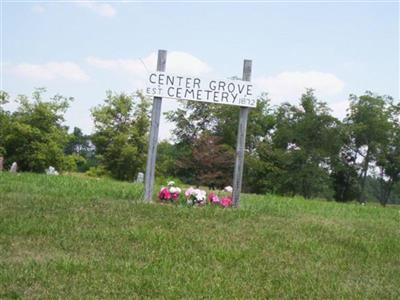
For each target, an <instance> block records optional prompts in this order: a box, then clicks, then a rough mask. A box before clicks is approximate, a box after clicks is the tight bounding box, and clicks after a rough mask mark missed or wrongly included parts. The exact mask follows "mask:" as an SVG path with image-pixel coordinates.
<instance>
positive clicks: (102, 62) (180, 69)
mask: <svg viewBox="0 0 400 300" xmlns="http://www.w3.org/2000/svg"><path fill="white" fill-rule="evenodd" d="M86 61H87V63H88V64H90V65H92V66H95V67H98V68H102V69H107V70H116V71H125V72H128V73H130V74H132V75H134V76H137V77H143V76H145V74H146V73H147V71H149V72H152V71H155V70H156V65H157V54H156V53H155V52H153V53H151V54H150V55H148V56H147V57H145V58H143V59H142V60H141V59H101V58H97V57H88V58H87V60H86ZM167 70H168V72H170V73H179V74H183V75H189V74H191V75H202V74H206V73H209V72H211V67H210V66H209V65H208V64H206V63H205V62H203V61H202V60H200V59H199V58H197V57H195V56H193V55H191V54H188V53H185V52H177V51H172V52H169V53H168V59H167Z"/></svg>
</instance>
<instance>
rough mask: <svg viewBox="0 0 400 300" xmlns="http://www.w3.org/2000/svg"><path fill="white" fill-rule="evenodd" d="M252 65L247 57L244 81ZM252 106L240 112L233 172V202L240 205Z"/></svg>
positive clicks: (248, 75)
mask: <svg viewBox="0 0 400 300" xmlns="http://www.w3.org/2000/svg"><path fill="white" fill-rule="evenodd" d="M251 67H252V61H251V60H247V59H245V60H244V62H243V76H242V79H243V81H250V80H251ZM249 110H250V108H248V107H240V112H239V127H238V135H237V144H236V158H235V171H234V173H233V194H232V198H233V204H234V205H235V206H239V202H240V191H241V190H242V178H243V164H244V151H245V145H246V130H247V117H248V115H249Z"/></svg>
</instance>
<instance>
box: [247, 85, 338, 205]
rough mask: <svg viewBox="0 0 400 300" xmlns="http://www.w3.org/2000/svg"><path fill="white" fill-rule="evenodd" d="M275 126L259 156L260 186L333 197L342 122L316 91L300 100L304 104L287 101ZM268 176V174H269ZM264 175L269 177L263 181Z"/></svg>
mask: <svg viewBox="0 0 400 300" xmlns="http://www.w3.org/2000/svg"><path fill="white" fill-rule="evenodd" d="M275 122H276V123H275V126H274V128H273V130H271V131H270V134H269V135H268V136H267V138H266V139H265V140H264V141H263V142H261V143H259V145H258V147H257V149H256V153H255V154H254V155H255V159H253V160H250V162H252V163H254V164H255V168H254V169H255V170H258V172H257V173H255V174H253V178H254V177H255V178H257V179H256V180H257V181H258V182H259V184H261V185H260V186H259V187H257V189H261V190H264V191H272V192H277V193H281V194H288V195H296V194H298V195H302V196H304V197H306V198H310V197H325V198H333V188H332V180H331V178H330V172H331V170H332V160H333V159H335V157H337V155H338V153H339V150H340V147H341V140H340V138H339V136H340V135H339V131H340V122H339V120H337V119H336V118H334V117H333V116H331V114H330V111H329V109H328V107H327V105H326V104H325V103H324V102H321V101H318V100H317V99H316V97H315V96H314V93H313V91H312V90H307V92H306V93H305V94H303V95H302V97H301V99H300V106H295V105H291V104H289V103H284V104H282V105H281V106H279V107H278V108H277V110H276V112H275ZM265 176H267V177H265ZM260 178H268V180H265V179H264V180H263V181H262V182H260Z"/></svg>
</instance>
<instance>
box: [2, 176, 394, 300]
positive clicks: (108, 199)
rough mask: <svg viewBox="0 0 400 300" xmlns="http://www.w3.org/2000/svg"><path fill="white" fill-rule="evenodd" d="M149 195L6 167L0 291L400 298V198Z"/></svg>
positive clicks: (25, 294)
mask: <svg viewBox="0 0 400 300" xmlns="http://www.w3.org/2000/svg"><path fill="white" fill-rule="evenodd" d="M164 184H165V183H164ZM142 193H143V186H142V185H138V184H133V183H127V182H118V181H114V180H110V179H92V178H80V177H72V176H45V175H36V174H27V173H23V174H21V175H20V176H13V175H11V174H8V173H7V174H5V173H3V174H0V195H1V204H2V205H1V209H0V244H1V247H0V261H1V272H0V298H2V299H9V298H11V297H15V298H22V299H25V298H26V299H55V298H56V299H58V298H61V299H94V298H96V299H97V298H99V299H130V298H137V299H297V298H304V299H399V298H400V288H399V284H398V278H399V277H400V259H399V253H400V243H399V242H398V241H399V239H400V232H399V230H398V228H399V227H398V225H399V209H398V207H395V206H388V207H387V208H382V207H379V206H376V205H373V204H367V205H365V206H362V205H359V204H354V203H349V204H342V203H334V202H325V201H317V200H307V201H305V200H304V199H303V198H300V197H296V198H284V197H278V196H272V195H264V196H257V195H242V201H241V207H240V208H239V209H215V208H214V207H196V208H193V207H179V206H173V207H172V206H168V205H148V204H143V203H138V201H136V200H138V198H137V197H138V195H141V194H142Z"/></svg>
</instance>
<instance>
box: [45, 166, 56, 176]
mask: <svg viewBox="0 0 400 300" xmlns="http://www.w3.org/2000/svg"><path fill="white" fill-rule="evenodd" d="M46 174H47V175H58V172H57V170H56V168H54V167H52V166H50V167H49V168H48V169H46Z"/></svg>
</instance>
